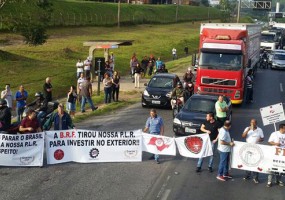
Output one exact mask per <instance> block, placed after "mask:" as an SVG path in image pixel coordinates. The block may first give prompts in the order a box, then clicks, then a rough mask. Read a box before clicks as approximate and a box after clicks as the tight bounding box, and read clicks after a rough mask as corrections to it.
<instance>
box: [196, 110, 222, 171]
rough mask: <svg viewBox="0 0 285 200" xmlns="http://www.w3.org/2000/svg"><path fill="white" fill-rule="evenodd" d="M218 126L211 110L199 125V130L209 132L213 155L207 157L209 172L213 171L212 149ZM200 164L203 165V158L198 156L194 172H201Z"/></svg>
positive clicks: (216, 138)
mask: <svg viewBox="0 0 285 200" xmlns="http://www.w3.org/2000/svg"><path fill="white" fill-rule="evenodd" d="M219 128H220V123H219V122H217V121H216V120H215V118H214V113H212V112H209V113H207V115H206V121H205V122H204V123H203V124H202V125H201V128H200V130H201V131H202V132H204V133H207V134H209V137H210V140H211V145H212V151H213V155H212V156H210V159H209V164H208V170H209V172H213V160H214V149H215V144H216V142H217V140H218V134H219ZM202 165H203V158H199V160H198V163H197V169H196V172H201V168H202Z"/></svg>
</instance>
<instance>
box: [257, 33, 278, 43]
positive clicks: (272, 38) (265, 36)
mask: <svg viewBox="0 0 285 200" xmlns="http://www.w3.org/2000/svg"><path fill="white" fill-rule="evenodd" d="M260 40H261V42H274V41H275V35H270V34H261V38H260Z"/></svg>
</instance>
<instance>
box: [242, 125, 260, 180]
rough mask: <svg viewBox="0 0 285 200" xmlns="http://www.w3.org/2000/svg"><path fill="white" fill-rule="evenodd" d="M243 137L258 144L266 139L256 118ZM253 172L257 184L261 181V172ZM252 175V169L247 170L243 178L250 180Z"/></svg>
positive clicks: (251, 142) (245, 130)
mask: <svg viewBox="0 0 285 200" xmlns="http://www.w3.org/2000/svg"><path fill="white" fill-rule="evenodd" d="M242 137H243V138H246V142H247V143H250V144H258V143H260V142H263V140H264V135H263V131H262V129H261V128H259V127H258V126H257V122H256V119H251V120H250V126H248V127H246V128H245V129H244V131H243V133H242ZM252 174H253V182H254V183H256V184H257V183H259V180H258V175H259V173H258V172H252ZM250 177H251V171H246V172H245V177H244V178H243V180H249V179H250Z"/></svg>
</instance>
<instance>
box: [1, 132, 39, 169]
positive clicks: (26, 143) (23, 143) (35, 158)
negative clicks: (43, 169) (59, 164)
mask: <svg viewBox="0 0 285 200" xmlns="http://www.w3.org/2000/svg"><path fill="white" fill-rule="evenodd" d="M43 153H44V133H32V134H17V135H9V134H0V165H4V166H43Z"/></svg>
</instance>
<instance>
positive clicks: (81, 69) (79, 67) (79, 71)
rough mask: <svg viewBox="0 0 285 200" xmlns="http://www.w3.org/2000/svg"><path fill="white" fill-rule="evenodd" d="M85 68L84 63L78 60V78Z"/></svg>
mask: <svg viewBox="0 0 285 200" xmlns="http://www.w3.org/2000/svg"><path fill="white" fill-rule="evenodd" d="M83 66H84V63H83V62H82V61H81V59H78V61H77V63H76V68H77V70H76V73H77V78H79V77H80V74H81V73H83Z"/></svg>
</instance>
